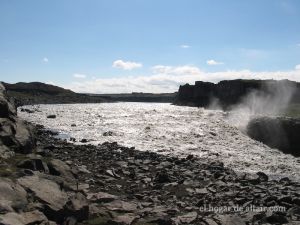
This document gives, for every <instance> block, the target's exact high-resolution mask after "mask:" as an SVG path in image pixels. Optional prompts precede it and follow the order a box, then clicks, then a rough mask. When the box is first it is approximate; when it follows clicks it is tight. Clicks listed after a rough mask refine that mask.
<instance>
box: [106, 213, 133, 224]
mask: <svg viewBox="0 0 300 225" xmlns="http://www.w3.org/2000/svg"><path fill="white" fill-rule="evenodd" d="M136 218H137V217H136V216H135V215H134V214H124V215H119V216H116V217H115V218H113V219H112V220H109V221H108V224H110V225H131V224H132V223H133V222H134V221H135V219H136Z"/></svg>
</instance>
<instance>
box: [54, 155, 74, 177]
mask: <svg viewBox="0 0 300 225" xmlns="http://www.w3.org/2000/svg"><path fill="white" fill-rule="evenodd" d="M48 168H49V172H50V174H51V175H55V176H61V177H63V178H65V179H66V180H74V179H75V177H74V174H73V172H72V170H71V168H70V167H69V166H68V165H67V164H66V163H64V162H63V161H61V160H59V159H52V160H51V161H50V162H49V163H48Z"/></svg>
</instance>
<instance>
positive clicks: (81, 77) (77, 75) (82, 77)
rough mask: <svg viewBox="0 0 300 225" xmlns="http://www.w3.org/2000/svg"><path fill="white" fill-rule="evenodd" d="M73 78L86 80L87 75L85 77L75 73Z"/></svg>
mask: <svg viewBox="0 0 300 225" xmlns="http://www.w3.org/2000/svg"><path fill="white" fill-rule="evenodd" d="M73 77H75V78H80V79H84V78H86V75H85V74H80V73H74V74H73Z"/></svg>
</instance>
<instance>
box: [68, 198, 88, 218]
mask: <svg viewBox="0 0 300 225" xmlns="http://www.w3.org/2000/svg"><path fill="white" fill-rule="evenodd" d="M65 214H66V216H67V217H72V218H75V219H76V220H77V221H83V220H86V219H88V216H89V203H88V201H87V199H86V197H85V196H84V195H83V194H81V193H80V192H78V193H76V194H75V195H73V196H72V197H70V199H69V201H68V202H67V203H66V205H65Z"/></svg>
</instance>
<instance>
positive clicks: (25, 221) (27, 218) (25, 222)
mask: <svg viewBox="0 0 300 225" xmlns="http://www.w3.org/2000/svg"><path fill="white" fill-rule="evenodd" d="M0 224H3V225H32V224H48V219H47V218H46V216H45V215H44V214H43V213H42V212H40V211H38V210H35V211H31V212H24V213H20V214H18V213H15V212H10V213H6V214H4V215H0Z"/></svg>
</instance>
